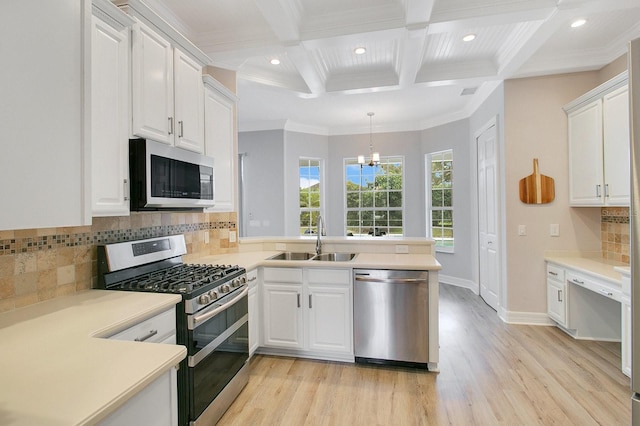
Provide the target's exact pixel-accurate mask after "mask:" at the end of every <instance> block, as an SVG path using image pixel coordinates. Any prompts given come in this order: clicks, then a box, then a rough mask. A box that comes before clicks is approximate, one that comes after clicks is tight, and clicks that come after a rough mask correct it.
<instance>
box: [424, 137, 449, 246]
mask: <svg viewBox="0 0 640 426" xmlns="http://www.w3.org/2000/svg"><path fill="white" fill-rule="evenodd" d="M427 179H428V182H427V188H429V190H428V194H427V197H428V201H429V212H430V216H431V217H430V220H429V223H430V224H431V226H430V227H429V236H430V237H431V238H433V239H434V240H435V242H436V250H438V251H448V252H453V150H451V149H448V150H446V151H440V152H433V153H431V154H427Z"/></svg>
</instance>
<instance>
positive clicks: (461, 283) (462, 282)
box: [438, 274, 478, 295]
mask: <svg viewBox="0 0 640 426" xmlns="http://www.w3.org/2000/svg"><path fill="white" fill-rule="evenodd" d="M438 282H439V283H440V284H450V285H454V286H456V287H462V288H466V289H468V290H471V291H472V292H473V293H474V294H476V295H477V294H478V283H475V282H473V281H471V280H466V279H464V278H458V277H452V276H450V275H443V274H438Z"/></svg>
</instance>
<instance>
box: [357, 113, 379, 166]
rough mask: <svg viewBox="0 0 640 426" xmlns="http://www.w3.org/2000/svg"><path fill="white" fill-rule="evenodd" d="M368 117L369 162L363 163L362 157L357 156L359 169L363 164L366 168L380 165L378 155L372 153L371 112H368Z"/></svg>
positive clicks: (377, 153)
mask: <svg viewBox="0 0 640 426" xmlns="http://www.w3.org/2000/svg"><path fill="white" fill-rule="evenodd" d="M367 115H368V116H369V161H368V162H365V159H364V155H358V164H360V168H362V166H364V165H365V164H366V165H368V166H371V167H373V166H377V165H378V164H380V153H379V152H373V115H374V113H373V112H368V113H367Z"/></svg>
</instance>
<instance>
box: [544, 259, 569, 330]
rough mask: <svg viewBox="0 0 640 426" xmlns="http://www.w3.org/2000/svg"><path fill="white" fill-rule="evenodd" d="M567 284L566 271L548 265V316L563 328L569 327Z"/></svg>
mask: <svg viewBox="0 0 640 426" xmlns="http://www.w3.org/2000/svg"><path fill="white" fill-rule="evenodd" d="M566 296H567V283H566V282H565V280H564V270H563V269H560V268H558V267H556V266H554V265H547V314H548V315H549V317H550V318H551V319H552V320H554V321H555V322H557V323H558V324H560V325H561V326H563V327H566V325H567V302H566Z"/></svg>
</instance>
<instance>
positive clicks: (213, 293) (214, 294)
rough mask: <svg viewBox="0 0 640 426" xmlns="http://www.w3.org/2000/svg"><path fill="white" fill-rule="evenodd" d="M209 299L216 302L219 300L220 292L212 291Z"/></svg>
mask: <svg viewBox="0 0 640 426" xmlns="http://www.w3.org/2000/svg"><path fill="white" fill-rule="evenodd" d="M209 297H210V298H211V300H216V299H217V298H218V292H217V291H215V290H211V291H210V292H209Z"/></svg>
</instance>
